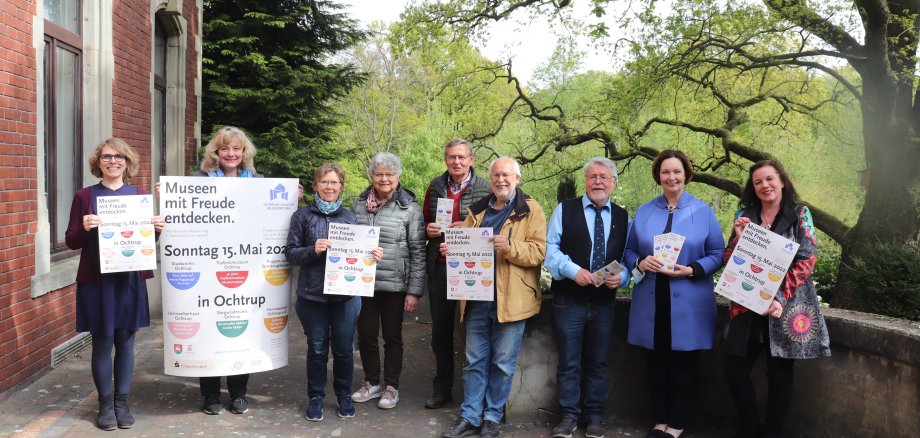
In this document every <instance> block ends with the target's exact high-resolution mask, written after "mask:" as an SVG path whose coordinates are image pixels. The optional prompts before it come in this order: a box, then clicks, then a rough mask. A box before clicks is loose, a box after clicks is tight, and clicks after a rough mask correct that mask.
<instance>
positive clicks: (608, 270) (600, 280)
mask: <svg viewBox="0 0 920 438" xmlns="http://www.w3.org/2000/svg"><path fill="white" fill-rule="evenodd" d="M623 269H625V268H623V265H621V264H620V262H618V261H616V260H614V261H612V262H610V264H609V265H607V266H604V267H603V268H600V269H598V270H597V272H592V275H594V287H601V286H602V285H603V284H604V279H605V278H607V276H608V275H620V272H623Z"/></svg>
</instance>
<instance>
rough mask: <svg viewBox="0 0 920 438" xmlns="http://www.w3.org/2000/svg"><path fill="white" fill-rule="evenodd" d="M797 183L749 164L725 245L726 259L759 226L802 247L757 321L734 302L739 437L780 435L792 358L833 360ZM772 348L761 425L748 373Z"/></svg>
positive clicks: (729, 337) (732, 372) (729, 358)
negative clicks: (748, 228) (751, 225)
mask: <svg viewBox="0 0 920 438" xmlns="http://www.w3.org/2000/svg"><path fill="white" fill-rule="evenodd" d="M797 198H798V196H797V194H796V191H795V187H793V185H792V181H791V180H790V179H789V176H788V175H787V174H786V171H785V170H783V166H782V165H780V164H779V163H778V162H776V161H772V160H764V161H760V162H758V163H756V164H754V165H753V166H751V168H750V171H749V173H748V180H747V183H746V184H745V187H744V192H743V193H742V195H741V206H742V209H741V210H740V211H738V213H737V215H736V219H735V222H734V226H733V227H732V234H731V236H730V237H729V239H728V241H729V243H728V247H727V248H726V249H725V252H724V255H723V258H724V260H726V261H727V260H728V258H729V257H731V253H732V251H733V250H734V249H735V246H736V245H737V244H738V238H739V237H740V236H741V233H742V231H744V227H745V226H746V225H747V224H749V223H755V224H757V225H760V226H762V227H764V228H767V229H769V230H770V231H772V232H774V233H776V234H779V235H781V236H783V237H785V238H787V239H790V240H794V241H795V242H797V243H798V244H799V250H798V252H797V253H796V254H795V257H794V258H793V261H792V266H790V267H789V271H788V272H787V273H786V277H785V278H784V279H783V283H782V285H781V286H780V289H779V291H778V292H777V294H776V297H775V298H774V300H773V302H772V304H771V305H770V308H769V309H767V311H766V312H765V313H764V315H757V314H755V313H753V312H750V311H748V309H746V308H744V307H742V306H740V305H738V304H736V303H734V302H732V303H731V305H730V307H729V323H728V326H727V327H726V329H725V336H724V339H723V341H722V345H721V346H722V350H723V351H725V359H724V361H723V364H724V367H725V368H724V372H725V378H726V379H727V380H728V384H729V386H730V387H731V392H732V398H733V399H734V402H735V408H736V409H737V410H738V417H739V420H740V422H741V425H740V428H739V431H738V434H737V435H736V436H738V437H761V436H762V437H779V436H783V426H784V424H785V418H786V413H787V412H788V411H789V407H790V404H791V402H792V375H793V372H792V371H793V364H794V359H811V358H816V357H820V356H830V355H831V350H830V339H829V337H828V334H827V327H826V326H825V324H824V317H823V316H822V315H821V310H820V307H819V304H818V296H817V292H816V290H815V285H814V282H813V281H812V279H811V273H812V271H813V270H814V267H815V260H816V251H817V248H816V245H817V240H816V238H815V229H814V225H813V224H812V220H811V213H810V212H809V211H808V207H806V206H804V205H796V202H797ZM764 349H766V350H767V381H768V391H769V392H768V396H767V416H766V419H765V422H764V424H763V426H761V424H760V419H759V415H758V409H757V394H756V392H755V391H754V384H753V383H752V382H751V369H752V368H753V366H754V361H755V360H756V359H757V356H758V355H760V352H761V351H762V350H764Z"/></svg>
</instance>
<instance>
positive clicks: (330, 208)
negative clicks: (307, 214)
mask: <svg viewBox="0 0 920 438" xmlns="http://www.w3.org/2000/svg"><path fill="white" fill-rule="evenodd" d="M313 205H315V206H316V208H318V209H319V211H321V212H323V214H326V215H329V214H332V213H334V212H335V211H336V210H338V209H339V208H341V207H342V197H341V196H339V199H336V200H335V201H332V202H329V201H326V200H323V198H320V197H319V193H317V194H316V198H314V199H313Z"/></svg>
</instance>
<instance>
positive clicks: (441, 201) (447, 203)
mask: <svg viewBox="0 0 920 438" xmlns="http://www.w3.org/2000/svg"><path fill="white" fill-rule="evenodd" d="M453 219H454V200H453V199H449V198H438V213H437V214H436V215H435V218H434V220H435V223H437V224H438V226H440V227H441V232H442V233H443V232H444V230H446V229H448V228H450V224H451V221H453Z"/></svg>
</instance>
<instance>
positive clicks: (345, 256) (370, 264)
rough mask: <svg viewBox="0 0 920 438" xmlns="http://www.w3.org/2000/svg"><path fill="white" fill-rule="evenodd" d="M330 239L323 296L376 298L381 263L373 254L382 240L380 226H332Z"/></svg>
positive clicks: (330, 226)
mask: <svg viewBox="0 0 920 438" xmlns="http://www.w3.org/2000/svg"><path fill="white" fill-rule="evenodd" d="M329 240H331V241H332V246H331V247H330V248H329V249H328V250H326V276H325V278H324V280H323V281H324V286H323V293H324V294H328V295H351V296H361V297H372V296H374V277H375V276H376V274H377V260H376V259H374V255H373V254H372V253H371V251H372V250H373V249H374V248H376V247H377V243H378V242H379V241H380V227H368V226H364V225H349V224H332V223H331V224H329Z"/></svg>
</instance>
